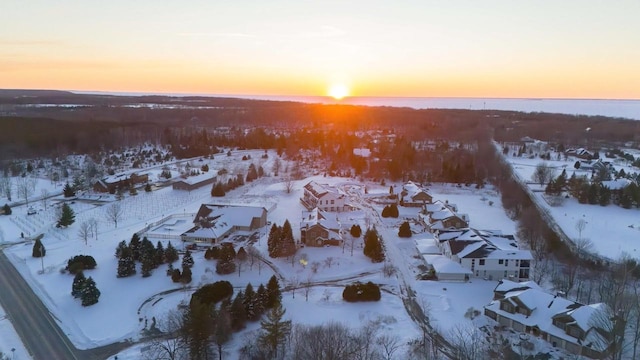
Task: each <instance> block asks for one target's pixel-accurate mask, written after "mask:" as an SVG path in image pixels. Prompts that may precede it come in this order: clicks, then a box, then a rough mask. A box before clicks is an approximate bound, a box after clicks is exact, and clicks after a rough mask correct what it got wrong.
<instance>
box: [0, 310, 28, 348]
mask: <svg viewBox="0 0 640 360" xmlns="http://www.w3.org/2000/svg"><path fill="white" fill-rule="evenodd" d="M12 350H13V351H12ZM0 352H2V353H3V354H4V355H6V356H8V357H9V359H12V360H13V359H31V356H30V355H29V352H28V351H27V349H25V348H24V345H23V344H22V340H20V337H19V336H18V334H17V333H16V331H15V330H14V328H13V325H11V321H10V320H9V318H8V317H7V315H6V314H5V312H4V309H3V308H2V307H1V306H0Z"/></svg>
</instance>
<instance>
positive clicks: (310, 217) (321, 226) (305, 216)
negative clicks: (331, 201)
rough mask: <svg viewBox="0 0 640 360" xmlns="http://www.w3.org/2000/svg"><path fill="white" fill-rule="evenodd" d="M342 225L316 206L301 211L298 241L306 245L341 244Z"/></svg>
mask: <svg viewBox="0 0 640 360" xmlns="http://www.w3.org/2000/svg"><path fill="white" fill-rule="evenodd" d="M341 231H342V227H341V224H340V222H339V221H337V219H336V220H334V219H332V218H331V215H329V214H327V213H325V212H323V211H322V210H320V209H318V208H314V209H313V210H311V211H303V212H302V221H300V242H301V243H303V244H304V245H306V246H324V245H337V246H340V245H342V244H343V241H344V239H343V238H342V234H341Z"/></svg>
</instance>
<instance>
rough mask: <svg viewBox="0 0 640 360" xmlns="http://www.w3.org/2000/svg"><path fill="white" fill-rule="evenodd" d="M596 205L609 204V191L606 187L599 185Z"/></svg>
mask: <svg viewBox="0 0 640 360" xmlns="http://www.w3.org/2000/svg"><path fill="white" fill-rule="evenodd" d="M598 203H599V204H600V206H607V205H609V204H610V203H611V190H610V189H609V188H608V187H606V186H602V185H600V199H599V201H598Z"/></svg>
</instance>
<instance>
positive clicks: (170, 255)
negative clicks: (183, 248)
mask: <svg viewBox="0 0 640 360" xmlns="http://www.w3.org/2000/svg"><path fill="white" fill-rule="evenodd" d="M178 259H179V256H178V250H176V248H174V247H173V245H171V241H169V244H167V249H166V250H165V251H164V261H165V262H167V263H169V264H172V263H174V262H176V261H178Z"/></svg>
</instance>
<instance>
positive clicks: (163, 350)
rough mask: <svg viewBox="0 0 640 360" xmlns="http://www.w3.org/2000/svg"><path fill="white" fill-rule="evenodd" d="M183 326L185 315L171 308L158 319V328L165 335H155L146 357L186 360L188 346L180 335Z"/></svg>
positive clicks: (164, 359) (154, 359)
mask: <svg viewBox="0 0 640 360" xmlns="http://www.w3.org/2000/svg"><path fill="white" fill-rule="evenodd" d="M182 328H183V317H182V314H181V313H180V312H179V311H178V310H170V311H169V312H168V313H167V314H166V315H165V317H163V318H161V319H160V320H159V321H158V324H157V329H158V330H160V331H162V332H163V333H164V336H159V337H154V339H153V340H151V343H150V344H149V347H148V351H147V352H146V353H145V355H144V357H145V359H148V360H183V359H184V360H186V359H187V358H188V346H187V344H186V343H185V342H184V341H183V339H182V337H181V336H179V333H180V331H181V330H182Z"/></svg>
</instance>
